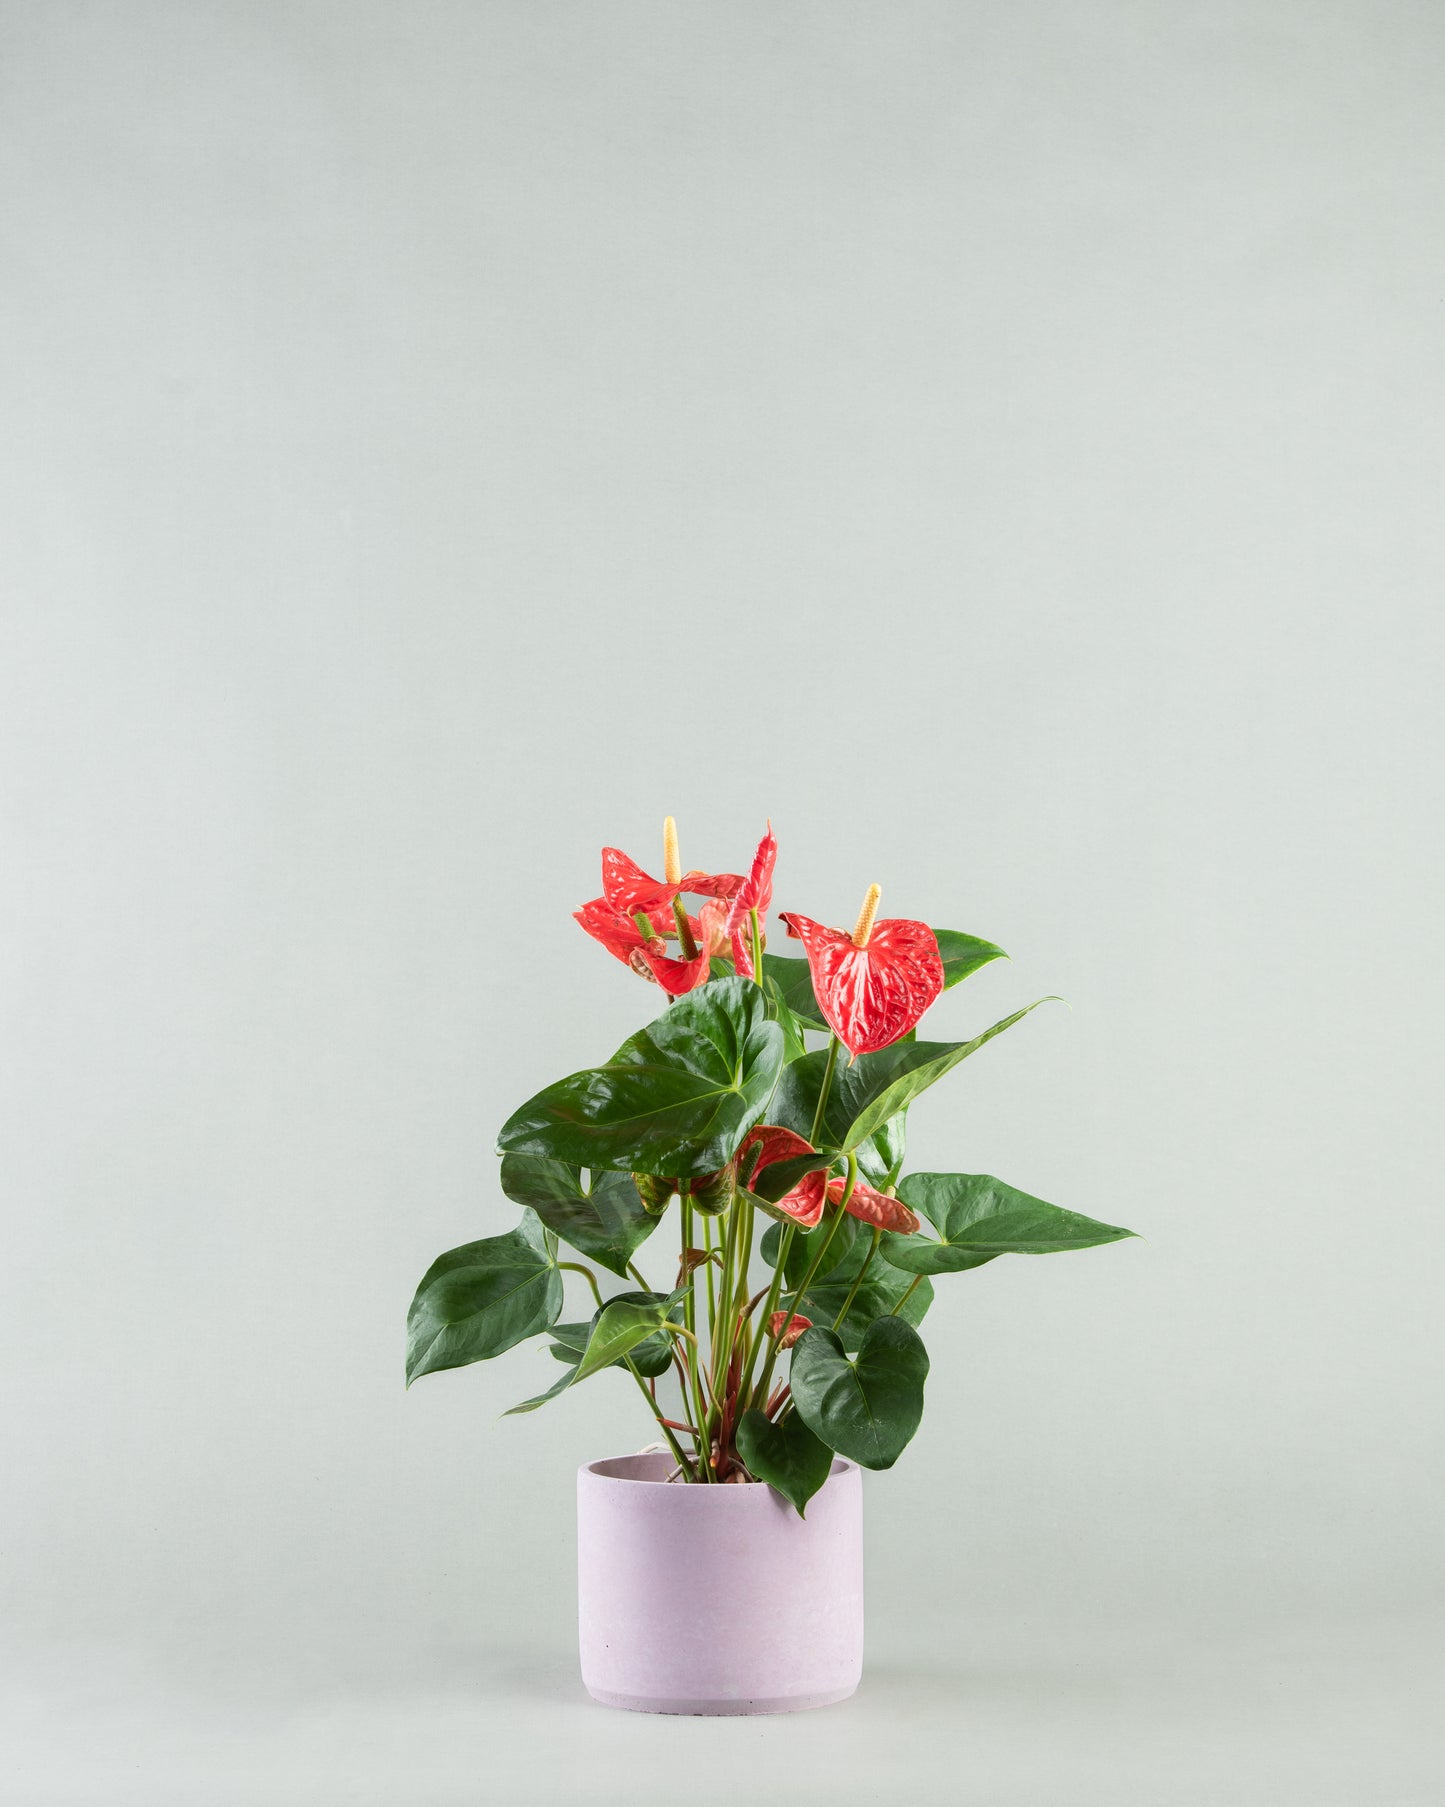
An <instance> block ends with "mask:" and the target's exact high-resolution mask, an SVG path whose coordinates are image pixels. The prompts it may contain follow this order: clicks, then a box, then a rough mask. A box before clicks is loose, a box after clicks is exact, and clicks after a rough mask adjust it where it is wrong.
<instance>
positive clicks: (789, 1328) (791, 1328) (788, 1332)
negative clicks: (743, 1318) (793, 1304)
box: [768, 1311, 813, 1349]
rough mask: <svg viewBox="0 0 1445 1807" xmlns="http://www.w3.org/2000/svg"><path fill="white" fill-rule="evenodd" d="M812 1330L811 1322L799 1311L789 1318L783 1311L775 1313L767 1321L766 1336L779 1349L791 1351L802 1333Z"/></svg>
mask: <svg viewBox="0 0 1445 1807" xmlns="http://www.w3.org/2000/svg"><path fill="white" fill-rule="evenodd" d="M785 1325H786V1329H785V1328H784V1326H785ZM812 1328H813V1320H812V1319H811V1318H805V1317H804V1316H803V1314H802V1313H801V1312H800V1311H795V1312H794V1313H793V1315H792V1316H791V1317H789V1316H788V1314H787V1312H785V1311H775V1312H774V1313H773V1315H772V1316H771V1317H770V1318H769V1319H768V1335H769V1336H770V1337H772V1338H773V1339H774V1340H775V1341H776V1343H777V1344H778V1346H779V1348H781V1349H791V1348H792V1346H793V1344H794V1343H796V1342H797V1340H798V1338H799V1337H800V1336H801V1335H802V1334H803V1332H804V1331H805V1330H811V1329H812Z"/></svg>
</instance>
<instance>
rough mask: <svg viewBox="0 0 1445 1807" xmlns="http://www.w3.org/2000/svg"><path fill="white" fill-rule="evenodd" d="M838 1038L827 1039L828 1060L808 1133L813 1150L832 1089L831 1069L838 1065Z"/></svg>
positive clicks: (816, 1144)
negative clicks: (811, 1125)
mask: <svg viewBox="0 0 1445 1807" xmlns="http://www.w3.org/2000/svg"><path fill="white" fill-rule="evenodd" d="M838 1046H839V1043H838V1038H837V1036H836V1035H833V1036H830V1037H829V1038H828V1059H827V1062H826V1063H825V1065H824V1067H823V1083H822V1085H821V1086H819V1088H818V1108H817V1110H815V1111H814V1112H813V1127H812V1129H811V1130H810V1131H809V1132H808V1140H809V1141H810V1142H811V1143H812V1144H813V1146H814V1148H816V1147H817V1146H818V1131H819V1130H820V1129H821V1128H822V1127H823V1112H824V1111H825V1110H826V1109H827V1105H828V1093H829V1092H830V1091H831V1090H832V1087H833V1069H834V1067H836V1066H837V1064H838Z"/></svg>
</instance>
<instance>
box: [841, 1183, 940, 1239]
mask: <svg viewBox="0 0 1445 1807" xmlns="http://www.w3.org/2000/svg"><path fill="white" fill-rule="evenodd" d="M845 1187H846V1182H845V1181H843V1180H833V1181H832V1182H831V1183H830V1185H829V1187H828V1203H829V1204H830V1205H836V1204H839V1203H841V1201H842V1198H843V1193H844V1190H845ZM847 1211H848V1215H849V1216H850V1217H856V1218H858V1219H859V1220H860V1222H862V1223H866V1224H872V1225H873V1227H874V1228H875V1229H878V1230H895V1231H897V1233H898V1234H899V1235H900V1236H911V1235H912V1234H913V1232H914V1231H915V1230H916V1229H917V1228H918V1218H917V1217H916V1216H915V1215H914V1213H913V1212H912V1211H910V1210H909V1209H908V1207H907V1205H905V1204H904V1202H903V1200H902V1199H901V1198H891V1197H890V1196H889V1195H888V1193H886V1192H875V1191H874V1190H873V1188H872V1187H871V1186H865V1185H864V1184H863V1182H862V1180H856V1181H855V1182H854V1184H853V1195H852V1197H851V1198H850V1199H849V1200H848V1204H847Z"/></svg>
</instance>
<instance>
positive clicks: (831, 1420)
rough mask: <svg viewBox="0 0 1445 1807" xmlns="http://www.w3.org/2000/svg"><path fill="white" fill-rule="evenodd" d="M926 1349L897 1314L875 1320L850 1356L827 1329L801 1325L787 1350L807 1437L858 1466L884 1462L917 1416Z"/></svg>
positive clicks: (892, 1458)
mask: <svg viewBox="0 0 1445 1807" xmlns="http://www.w3.org/2000/svg"><path fill="white" fill-rule="evenodd" d="M927 1378H928V1351H927V1350H926V1349H925V1348H924V1347H923V1339H922V1338H921V1337H920V1336H919V1334H918V1332H917V1331H916V1330H914V1329H913V1328H912V1327H911V1326H910V1325H908V1324H905V1323H904V1322H903V1320H902V1319H901V1318H879V1319H878V1320H877V1322H876V1323H873V1324H870V1325H869V1326H868V1329H867V1331H866V1333H865V1334H864V1337H863V1343H862V1347H861V1348H860V1349H859V1351H858V1355H857V1359H856V1360H854V1361H850V1360H849V1359H848V1357H847V1356H846V1355H845V1354H844V1353H843V1345H842V1344H841V1343H840V1342H839V1340H838V1338H837V1337H836V1336H834V1334H833V1332H832V1331H831V1330H823V1329H821V1328H818V1327H816V1326H815V1327H814V1328H813V1329H812V1330H805V1331H804V1332H803V1334H802V1336H801V1337H799V1339H798V1341H797V1343H796V1344H795V1345H794V1348H793V1361H792V1368H791V1370H790V1373H789V1383H790V1385H791V1386H792V1389H793V1404H794V1406H795V1407H796V1409H797V1411H798V1413H799V1415H800V1417H801V1418H802V1420H803V1422H804V1423H805V1424H806V1425H807V1426H808V1428H809V1430H811V1431H812V1432H813V1433H814V1435H815V1436H818V1437H820V1438H821V1439H822V1440H823V1442H824V1443H826V1444H827V1445H828V1446H829V1448H830V1449H836V1450H837V1452H838V1453H839V1455H841V1456H851V1457H852V1459H853V1460H854V1461H855V1462H859V1463H861V1464H862V1465H863V1467H864V1468H891V1467H892V1466H893V1464H894V1463H895V1462H896V1461H897V1460H898V1458H899V1456H900V1455H902V1453H903V1451H904V1449H905V1448H906V1447H907V1444H908V1441H909V1439H910V1438H911V1437H912V1435H913V1433H914V1432H915V1431H916V1430H917V1429H918V1421H919V1419H920V1418H922V1416H923V1383H924V1381H925V1380H926V1379H927Z"/></svg>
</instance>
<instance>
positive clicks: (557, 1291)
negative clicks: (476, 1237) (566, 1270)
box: [406, 1211, 562, 1386]
mask: <svg viewBox="0 0 1445 1807" xmlns="http://www.w3.org/2000/svg"><path fill="white" fill-rule="evenodd" d="M561 1309H562V1276H561V1274H559V1273H558V1271H557V1264H556V1262H555V1261H554V1260H553V1259H552V1255H551V1252H550V1251H549V1249H548V1247H547V1237H546V1231H545V1230H544V1229H543V1228H542V1224H541V1221H540V1220H539V1218H538V1217H537V1215H536V1213H535V1212H533V1211H523V1213H522V1221H521V1224H520V1225H519V1227H518V1228H517V1229H515V1230H508V1231H507V1233H506V1235H505V1236H485V1237H483V1238H482V1240H481V1241H480V1242H468V1243H464V1244H463V1245H462V1247H461V1248H459V1249H450V1250H448V1252H447V1253H446V1254H445V1255H442V1256H440V1257H439V1258H438V1259H437V1260H436V1261H434V1262H433V1263H432V1265H431V1266H430V1267H429V1268H428V1269H427V1271H426V1273H425V1274H424V1275H423V1276H422V1282H421V1285H420V1286H419V1287H418V1288H417V1289H416V1297H415V1298H414V1299H413V1300H412V1302H411V1310H410V1311H409V1312H408V1313H407V1317H406V1384H407V1385H408V1386H410V1385H411V1383H412V1382H413V1381H414V1380H417V1379H419V1378H420V1377H421V1376H422V1375H423V1374H435V1373H437V1372H438V1371H439V1370H440V1369H442V1368H464V1367H465V1366H466V1365H467V1364H468V1363H469V1362H480V1361H487V1360H489V1359H490V1358H491V1357H492V1356H494V1355H500V1354H501V1353H502V1351H503V1350H504V1349H510V1348H511V1347H512V1346H513V1344H514V1343H520V1342H521V1341H522V1340H523V1338H525V1337H529V1336H535V1335H536V1334H537V1332H538V1331H539V1330H545V1329H546V1328H547V1326H548V1325H549V1324H550V1323H551V1322H552V1320H553V1319H554V1318H555V1317H556V1316H557V1314H558V1312H559V1311H561Z"/></svg>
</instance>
